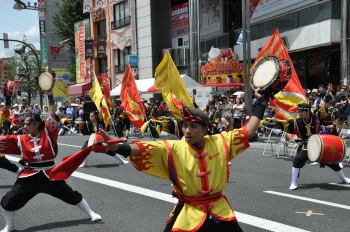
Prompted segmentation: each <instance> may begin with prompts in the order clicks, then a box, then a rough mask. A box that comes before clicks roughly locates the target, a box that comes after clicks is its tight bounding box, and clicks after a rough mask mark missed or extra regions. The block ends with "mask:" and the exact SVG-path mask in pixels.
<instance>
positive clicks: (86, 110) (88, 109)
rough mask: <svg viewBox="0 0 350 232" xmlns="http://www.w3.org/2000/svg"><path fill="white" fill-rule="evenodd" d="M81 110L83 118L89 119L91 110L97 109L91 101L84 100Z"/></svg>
mask: <svg viewBox="0 0 350 232" xmlns="http://www.w3.org/2000/svg"><path fill="white" fill-rule="evenodd" d="M83 110H84V113H83V120H84V121H90V113H91V112H92V111H97V108H96V105H95V103H94V102H93V101H84V105H83Z"/></svg>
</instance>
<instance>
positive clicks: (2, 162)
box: [0, 156, 18, 172]
mask: <svg viewBox="0 0 350 232" xmlns="http://www.w3.org/2000/svg"><path fill="white" fill-rule="evenodd" d="M0 168H3V169H6V170H8V171H10V172H17V170H18V167H17V165H16V164H13V163H11V162H10V161H9V160H8V159H7V158H6V157H5V156H4V157H0Z"/></svg>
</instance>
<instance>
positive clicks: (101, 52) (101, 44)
mask: <svg viewBox="0 0 350 232" xmlns="http://www.w3.org/2000/svg"><path fill="white" fill-rule="evenodd" d="M97 57H106V37H105V36H99V37H97Z"/></svg>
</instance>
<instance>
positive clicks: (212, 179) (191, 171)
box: [130, 127, 249, 231]
mask: <svg viewBox="0 0 350 232" xmlns="http://www.w3.org/2000/svg"><path fill="white" fill-rule="evenodd" d="M204 139H205V145H204V146H203V148H202V149H200V150H198V149H197V148H195V147H193V146H191V145H190V144H188V143H187V142H185V141H183V140H182V141H167V140H164V141H158V142H143V141H141V142H137V143H136V144H137V146H138V147H139V149H140V155H139V156H131V157H130V159H131V162H132V164H133V165H134V166H135V168H136V169H137V170H139V171H141V172H144V173H147V174H150V175H153V176H156V177H160V178H163V179H168V180H171V181H172V182H173V185H174V191H175V193H176V196H177V198H178V199H179V202H178V203H177V205H178V204H183V208H182V209H181V211H180V213H179V214H178V216H177V219H176V221H175V223H174V225H173V227H172V231H197V230H198V229H199V228H200V227H201V226H202V225H203V223H204V221H205V220H206V218H207V215H208V214H210V215H211V216H212V217H214V218H215V219H216V221H237V219H236V216H235V214H234V212H233V209H232V208H231V206H230V204H229V203H228V200H227V198H226V197H225V196H224V195H222V190H223V189H224V188H225V187H226V185H227V182H228V180H229V175H230V169H229V165H228V162H229V161H230V160H232V159H233V158H235V157H237V156H238V154H240V153H241V152H243V151H244V150H245V149H247V148H248V147H249V143H248V132H247V130H246V128H245V127H243V128H240V129H235V130H233V131H230V132H222V133H221V134H217V135H212V136H205V137H204ZM184 160H186V162H183V161H184ZM177 205H176V206H177ZM176 206H175V208H176ZM175 208H174V210H175ZM174 210H173V211H172V213H171V214H170V216H169V219H168V221H167V223H169V222H170V221H171V219H172V217H173V216H174Z"/></svg>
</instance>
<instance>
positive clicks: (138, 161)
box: [130, 141, 169, 179]
mask: <svg viewBox="0 0 350 232" xmlns="http://www.w3.org/2000/svg"><path fill="white" fill-rule="evenodd" d="M135 144H136V145H137V146H138V147H139V149H140V155H139V156H131V157H130V161H131V163H132V164H133V165H134V167H135V168H136V169H137V170H138V171H140V172H144V173H147V174H149V175H152V176H156V177H159V178H163V179H169V171H168V150H167V148H166V146H165V144H164V142H161V141H160V142H142V141H141V142H137V143H135Z"/></svg>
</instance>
